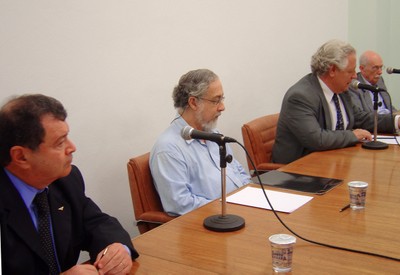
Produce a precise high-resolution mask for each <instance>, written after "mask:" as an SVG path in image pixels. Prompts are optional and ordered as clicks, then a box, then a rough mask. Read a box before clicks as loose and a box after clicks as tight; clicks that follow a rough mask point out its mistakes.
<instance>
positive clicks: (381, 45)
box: [349, 0, 400, 109]
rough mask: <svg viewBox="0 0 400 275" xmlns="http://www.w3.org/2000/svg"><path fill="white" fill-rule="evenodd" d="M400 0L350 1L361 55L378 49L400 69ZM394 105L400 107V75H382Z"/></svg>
mask: <svg viewBox="0 0 400 275" xmlns="http://www.w3.org/2000/svg"><path fill="white" fill-rule="evenodd" d="M399 11H400V1H398V0H351V1H349V41H350V43H351V44H352V45H353V46H354V47H355V48H356V49H357V52H358V56H360V54H361V53H363V52H364V51H366V50H373V51H376V52H378V53H379V54H380V55H381V56H382V59H383V63H384V64H385V65H386V66H387V67H393V68H400V55H399V49H400V36H399V30H400V16H399ZM382 76H383V78H384V80H385V83H386V86H387V88H388V91H389V92H390V95H391V97H392V102H393V105H394V106H396V107H397V109H399V108H400V76H399V75H398V74H397V75H396V74H392V75H389V74H387V73H386V71H384V72H383V74H382Z"/></svg>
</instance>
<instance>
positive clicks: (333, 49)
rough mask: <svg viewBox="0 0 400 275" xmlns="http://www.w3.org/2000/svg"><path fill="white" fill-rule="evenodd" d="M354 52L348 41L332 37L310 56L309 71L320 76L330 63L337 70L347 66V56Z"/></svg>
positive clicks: (326, 70)
mask: <svg viewBox="0 0 400 275" xmlns="http://www.w3.org/2000/svg"><path fill="white" fill-rule="evenodd" d="M353 53H354V54H355V53H356V50H355V49H354V48H353V46H351V45H350V44H349V43H346V42H344V41H341V40H338V39H333V40H330V41H328V42H326V43H325V44H323V45H322V46H321V47H319V49H318V50H317V52H316V53H315V54H314V55H313V56H312V57H311V71H312V73H313V74H314V75H317V76H321V75H324V74H325V73H326V72H328V70H329V68H330V66H331V65H335V66H336V67H337V68H338V69H339V70H344V69H345V68H346V66H347V63H348V60H347V57H348V56H349V55H350V54H353Z"/></svg>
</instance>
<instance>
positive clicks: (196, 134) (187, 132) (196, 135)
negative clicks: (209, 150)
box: [181, 126, 237, 144]
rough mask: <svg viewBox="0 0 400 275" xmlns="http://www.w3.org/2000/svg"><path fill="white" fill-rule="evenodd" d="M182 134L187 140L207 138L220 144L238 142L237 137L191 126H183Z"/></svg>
mask: <svg viewBox="0 0 400 275" xmlns="http://www.w3.org/2000/svg"><path fill="white" fill-rule="evenodd" d="M181 136H182V137H183V139H185V140H189V139H205V140H209V141H213V142H216V143H218V144H222V143H227V142H237V141H236V139H234V138H230V137H226V136H224V135H221V134H217V133H209V132H203V131H199V130H196V129H194V128H192V127H190V126H185V127H183V128H182V131H181Z"/></svg>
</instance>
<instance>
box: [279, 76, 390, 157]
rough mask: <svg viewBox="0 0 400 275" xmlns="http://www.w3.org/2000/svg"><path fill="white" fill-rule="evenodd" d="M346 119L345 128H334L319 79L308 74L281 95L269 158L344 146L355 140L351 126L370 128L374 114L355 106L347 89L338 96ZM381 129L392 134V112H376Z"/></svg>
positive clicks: (353, 143) (350, 144)
mask: <svg viewBox="0 0 400 275" xmlns="http://www.w3.org/2000/svg"><path fill="white" fill-rule="evenodd" d="M339 96H340V98H341V100H342V102H343V105H344V107H345V109H346V113H347V116H348V119H349V124H348V126H347V129H346V130H345V131H333V130H331V129H332V122H331V115H330V111H329V105H328V103H327V102H326V99H325V95H324V93H323V91H322V88H321V85H320V84H319V81H318V78H317V77H316V76H314V75H312V74H308V75H306V76H305V77H303V78H302V79H300V80H299V81H298V82H297V83H296V84H294V85H293V86H292V87H291V88H290V89H289V90H288V91H287V93H286V94H285V97H284V98H283V102H282V107H281V111H280V114H279V121H278V125H277V133H276V137H275V144H274V146H273V149H272V161H273V162H277V163H289V162H292V161H294V160H296V159H298V158H300V157H302V156H304V155H307V154H309V153H311V152H314V151H323V150H331V149H338V148H344V147H348V146H352V145H355V144H356V143H357V142H358V140H357V138H356V136H355V135H354V134H353V133H352V131H351V130H352V129H357V128H362V129H366V130H369V131H373V125H374V116H373V113H370V112H365V111H362V110H361V109H360V108H358V107H357V106H355V105H354V104H353V103H352V101H351V97H350V95H349V94H348V92H345V93H342V94H340V95H339ZM378 129H379V131H380V132H386V133H393V132H394V122H393V117H392V116H391V115H379V118H378Z"/></svg>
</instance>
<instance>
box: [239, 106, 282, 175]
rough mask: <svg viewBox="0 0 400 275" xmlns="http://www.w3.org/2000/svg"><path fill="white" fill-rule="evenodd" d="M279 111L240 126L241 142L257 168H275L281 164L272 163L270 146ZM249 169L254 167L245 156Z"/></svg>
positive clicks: (272, 141) (274, 133)
mask: <svg viewBox="0 0 400 275" xmlns="http://www.w3.org/2000/svg"><path fill="white" fill-rule="evenodd" d="M278 119H279V113H277V114H272V115H266V116H262V117H259V118H256V119H254V120H252V121H250V122H248V123H246V124H244V125H243V126H242V136H243V143H244V146H245V148H246V149H247V151H248V152H249V155H250V157H251V158H252V160H253V161H254V164H255V166H256V168H257V169H259V170H275V169H278V168H280V167H282V166H283V164H278V163H272V162H271V155H272V147H273V146H274V143H275V136H276V126H277V124H278ZM247 165H248V167H249V171H253V170H254V168H253V166H252V165H251V162H250V160H249V158H247Z"/></svg>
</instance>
